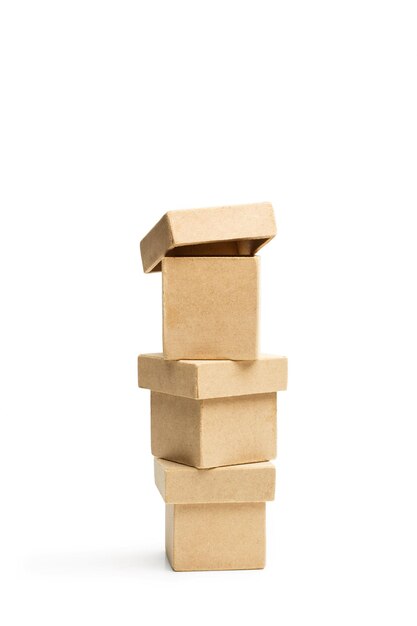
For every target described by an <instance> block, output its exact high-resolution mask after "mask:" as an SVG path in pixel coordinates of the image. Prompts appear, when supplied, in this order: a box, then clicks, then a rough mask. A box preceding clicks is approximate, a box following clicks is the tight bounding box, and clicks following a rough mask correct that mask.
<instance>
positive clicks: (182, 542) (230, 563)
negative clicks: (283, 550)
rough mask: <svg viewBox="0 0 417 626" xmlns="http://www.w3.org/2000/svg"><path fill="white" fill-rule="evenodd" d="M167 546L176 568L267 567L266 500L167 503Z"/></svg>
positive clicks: (168, 554) (229, 568)
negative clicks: (231, 502)
mask: <svg viewBox="0 0 417 626" xmlns="http://www.w3.org/2000/svg"><path fill="white" fill-rule="evenodd" d="M165 546H166V553H167V556H168V560H169V562H170V564H171V567H172V569H174V570H175V571H177V572H187V571H198V570H200V571H201V570H237V569H262V568H263V567H265V503H264V502H249V503H248V502H245V503H238V504H167V505H166V511H165Z"/></svg>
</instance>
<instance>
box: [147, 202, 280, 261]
mask: <svg viewBox="0 0 417 626" xmlns="http://www.w3.org/2000/svg"><path fill="white" fill-rule="evenodd" d="M275 234H276V226H275V219H274V212H273V209H272V205H271V204H270V203H269V202H260V203H256V204H244V205H238V206H223V207H216V208H209V209H191V210H185V211H169V212H168V213H166V214H165V215H164V216H163V217H162V219H161V220H160V221H159V222H158V223H157V224H156V225H155V226H154V227H153V228H152V230H151V231H150V232H149V233H148V234H147V235H146V237H144V238H143V239H142V241H141V242H140V251H141V257H142V264H143V270H144V271H145V272H155V271H159V270H160V269H161V261H162V259H163V258H164V257H167V256H182V257H184V256H193V257H196V256H251V255H253V254H255V252H257V251H258V250H259V249H260V248H261V247H262V246H264V245H265V244H266V243H267V242H268V241H270V240H271V239H272V238H273V237H274V236H275Z"/></svg>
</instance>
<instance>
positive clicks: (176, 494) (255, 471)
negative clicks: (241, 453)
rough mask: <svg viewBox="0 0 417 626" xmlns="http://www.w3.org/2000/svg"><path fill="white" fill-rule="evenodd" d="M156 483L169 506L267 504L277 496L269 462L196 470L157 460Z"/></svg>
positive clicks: (272, 469)
mask: <svg viewBox="0 0 417 626" xmlns="http://www.w3.org/2000/svg"><path fill="white" fill-rule="evenodd" d="M155 484H156V486H157V487H158V489H159V492H160V494H161V496H162V497H163V499H164V500H165V502H166V503H167V504H197V503H208V502H266V501H268V500H273V499H274V496H275V467H274V465H273V464H272V463H270V462H269V461H265V462H262V463H245V464H244V465H228V466H226V467H214V468H212V469H197V468H195V467H189V466H188V465H182V464H180V463H174V462H172V461H166V460H164V459H155Z"/></svg>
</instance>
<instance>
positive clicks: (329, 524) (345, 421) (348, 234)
mask: <svg viewBox="0 0 417 626" xmlns="http://www.w3.org/2000/svg"><path fill="white" fill-rule="evenodd" d="M416 31H417V20H416V4H415V3H414V2H412V1H410V2H405V1H401V0H396V1H387V2H385V1H383V0H382V1H381V0H379V1H374V2H372V1H370V0H360V1H356V0H351V1H349V2H335V1H334V0H333V1H332V0H329V1H327V2H325V1H322V0H319V1H316V2H308V1H304V2H302V1H297V0H291V1H289V0H288V1H283V2H279V1H276V2H267V1H262V0H257V1H256V2H246V1H244V0H240V1H236V2H232V1H228V0H222V1H221V2H219V1H215V0H211V1H210V2H199V1H196V0H194V1H189V2H184V1H172V2H167V1H166V2H162V1H148V2H140V1H136V2H133V1H132V2H125V1H123V0H119V1H118V2H110V1H103V0H102V1H100V2H98V1H92V0H81V1H77V0H72V1H71V2H64V1H62V2H56V1H52V0H51V1H50V2H46V1H42V0H39V1H38V2H29V1H28V2H21V1H19V0H13V1H12V0H10V1H7V0H6V1H4V0H3V2H1V9H0V64H1V75H0V81H1V82H0V87H1V98H0V108H1V118H0V125H1V126H0V133H1V136H0V151H1V157H0V158H1V183H0V194H1V198H0V201H1V227H0V255H1V259H0V262H1V299H2V304H1V310H0V314H1V320H2V321H1V327H0V332H1V346H0V354H1V403H2V407H1V418H0V419H1V433H0V447H1V449H0V476H1V479H0V480H1V499H0V505H1V508H2V512H1V516H0V524H1V533H0V544H1V557H0V577H1V582H0V589H1V592H0V593H1V601H0V616H1V622H2V624H4V625H5V626H9V625H14V624H19V625H25V626H26V625H28V624H36V625H37V624H39V625H42V626H49V625H54V626H56V625H59V626H65V625H67V624H68V625H71V626H73V625H75V624H76V625H77V626H84V625H89V626H91V625H92V624H100V626H104V625H107V624H112V625H117V626H130V625H131V624H132V625H133V624H135V625H136V624H150V623H154V622H157V623H163V622H166V623H170V624H181V625H184V624H194V623H199V624H202V625H204V624H213V623H216V624H226V623H229V622H230V623H238V624H251V625H252V624H255V623H262V622H263V623H266V622H267V621H269V622H275V623H278V624H280V625H282V626H292V625H297V626H298V625H300V626H301V625H302V626H305V625H310V624H318V625H320V626H327V625H329V626H330V625H331V626H334V625H336V624H337V625H344V624H349V625H352V624H359V625H362V624H363V625H367V626H368V625H369V624H378V625H380V624H390V625H391V624H392V625H397V624H400V625H401V626H408V625H415V624H416V622H417V609H416V583H417V580H416V559H417V549H416V548H417V545H416V529H417V510H416V491H417V490H416V476H417V456H416V445H417V441H416V439H417V437H416V435H417V411H416V406H417V400H416V374H417V372H416V369H417V368H416V355H417V345H416V344H417V341H416V321H417V310H416V309H417V307H416V267H417V252H416V209H417V202H416V201H417V186H416V172H417V148H416V146H417V122H416V120H417V114H416V112H417V89H416V70H417V43H416ZM263 200H269V201H271V202H272V203H273V205H274V207H275V210H276V215H277V222H278V227H279V233H278V236H277V238H276V239H275V240H274V241H273V242H272V243H271V244H269V245H268V246H267V247H266V248H265V249H264V250H263V251H262V253H261V257H262V348H263V350H264V351H268V352H271V353H276V354H287V355H288V356H289V359H290V379H289V380H290V385H289V389H288V392H287V393H286V394H284V393H282V394H280V397H279V417H278V419H279V445H278V448H279V455H278V460H277V470H278V484H277V498H276V501H275V502H274V503H271V504H270V505H268V513H267V515H268V564H267V568H266V569H265V570H264V571H258V572H257V571H255V572H225V573H215V572H208V573H191V574H178V573H177V574H176V573H173V572H171V570H170V568H169V566H168V565H167V564H166V562H165V559H164V553H163V549H164V548H163V543H164V537H163V534H164V530H163V528H164V505H163V502H162V499H161V498H160V496H159V494H158V492H157V491H156V488H155V487H154V484H153V474H152V459H151V455H150V437H149V394H148V392H147V391H144V390H138V389H137V387H136V356H137V354H138V353H139V352H153V351H158V350H160V349H161V311H160V298H161V296H160V289H161V285H160V281H161V277H160V275H151V276H149V275H144V274H143V273H142V269H141V265H140V259H139V251H138V242H139V239H140V238H141V237H143V236H144V235H145V234H146V232H147V231H148V230H149V229H150V228H151V227H152V226H153V224H154V223H155V222H156V220H157V219H159V217H160V216H161V215H162V214H163V213H164V212H165V211H166V210H168V209H177V208H192V207H200V206H216V205H219V204H238V203H240V202H254V201H263Z"/></svg>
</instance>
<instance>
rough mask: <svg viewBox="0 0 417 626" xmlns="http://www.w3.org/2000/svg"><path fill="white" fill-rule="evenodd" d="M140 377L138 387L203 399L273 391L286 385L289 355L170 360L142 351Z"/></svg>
mask: <svg viewBox="0 0 417 626" xmlns="http://www.w3.org/2000/svg"><path fill="white" fill-rule="evenodd" d="M138 379H139V380H138V382H139V387H142V388H145V389H150V390H151V391H159V392H161V393H167V394H171V395H176V396H184V397H186V398H195V399H201V400H204V399H206V398H225V397H229V396H241V395H249V394H256V393H271V392H274V391H283V390H285V389H286V388H287V358H286V357H282V356H270V355H261V356H259V358H258V359H257V360H256V361H228V360H218V361H206V360H185V361H167V360H166V359H164V357H163V355H162V354H141V355H140V356H139V358H138Z"/></svg>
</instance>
